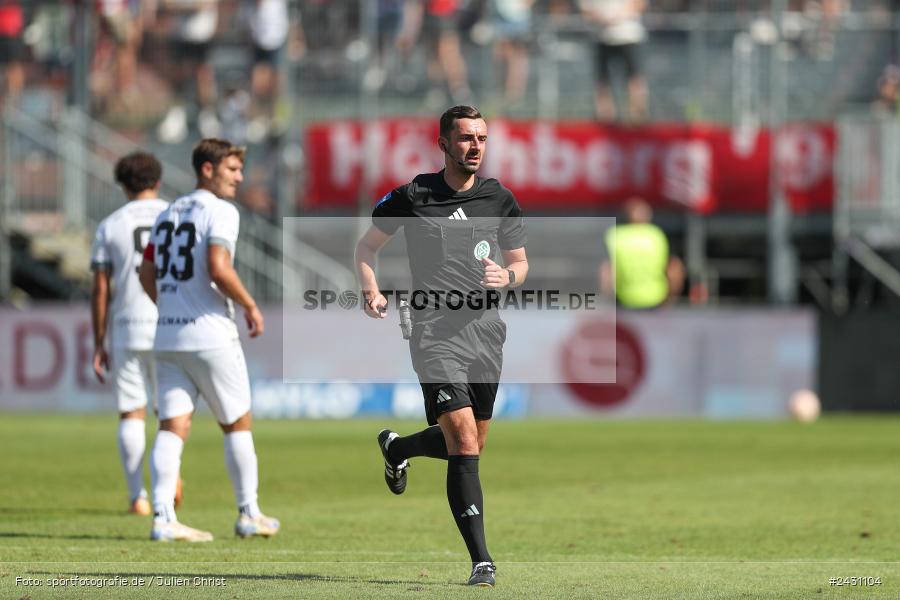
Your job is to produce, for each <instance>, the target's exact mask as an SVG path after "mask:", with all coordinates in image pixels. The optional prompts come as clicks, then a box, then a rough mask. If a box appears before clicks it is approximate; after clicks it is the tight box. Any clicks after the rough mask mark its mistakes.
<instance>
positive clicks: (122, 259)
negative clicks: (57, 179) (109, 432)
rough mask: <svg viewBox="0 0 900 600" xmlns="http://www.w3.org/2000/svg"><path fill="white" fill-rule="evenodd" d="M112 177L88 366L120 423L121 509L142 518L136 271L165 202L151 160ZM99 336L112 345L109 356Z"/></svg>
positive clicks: (141, 333)
mask: <svg viewBox="0 0 900 600" xmlns="http://www.w3.org/2000/svg"><path fill="white" fill-rule="evenodd" d="M114 174H115V179H116V182H117V183H118V184H119V185H121V186H122V189H123V190H124V192H125V195H126V196H127V197H128V199H129V202H128V203H126V204H125V206H123V207H121V208H119V209H118V210H116V211H115V212H114V213H112V214H111V215H109V216H108V217H107V218H106V219H104V220H103V221H102V222H101V223H100V225H99V226H98V227H97V234H96V235H95V237H94V243H93V246H92V248H91V269H92V270H93V272H94V285H93V293H92V294H91V317H92V323H93V328H94V360H93V366H94V372H95V373H96V375H97V379H99V380H100V382H101V383H105V381H106V375H107V373H109V372H110V368H111V369H112V379H113V382H114V383H115V395H116V401H117V404H118V410H119V417H120V420H119V432H118V446H119V456H120V457H121V459H122V468H123V469H124V471H125V480H126V482H127V483H128V498H129V509H128V510H129V512H132V513H135V514H139V515H148V514H150V503H149V502H148V501H147V490H146V489H144V448H145V446H146V441H145V439H144V437H145V436H144V419H145V418H146V415H147V402H148V400H149V399H151V398H153V399H154V400H155V397H156V389H155V388H156V375H155V373H154V366H153V336H154V333H155V332H156V319H157V314H156V306H155V305H154V304H153V302H151V301H150V299H149V298H147V295H146V294H144V291H143V290H142V289H141V284H140V281H139V280H138V267H139V266H140V264H141V258H142V255H143V253H144V246H145V245H146V242H147V239H148V238H149V237H150V228H151V227H152V226H153V223H154V222H155V221H156V217H157V216H158V215H159V213H161V212H162V211H163V210H164V209H165V208H166V207H167V206H168V203H167V202H164V201H163V200H160V199H159V182H160V177H161V175H162V167H161V166H160V164H159V161H157V160H156V158H155V157H154V156H153V155H151V154H146V153H143V152H136V153H134V154H130V155H128V156H125V157H123V158H121V159H119V161H118V162H117V163H116V166H115V171H114ZM110 284H112V289H110ZM107 330H109V331H110V334H111V335H110V336H109V337H111V338H112V339H111V340H110V344H109V346H110V347H109V350H107V347H106V346H107ZM110 351H111V352H110ZM110 353H111V354H112V360H111V361H110Z"/></svg>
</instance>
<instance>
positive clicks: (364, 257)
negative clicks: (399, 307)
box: [356, 225, 391, 319]
mask: <svg viewBox="0 0 900 600" xmlns="http://www.w3.org/2000/svg"><path fill="white" fill-rule="evenodd" d="M389 239H391V236H390V234H387V233H385V232H383V231H381V230H380V229H378V228H377V227H375V226H374V225H370V226H369V229H368V231H366V233H365V234H364V235H363V236H362V238H361V239H360V240H359V242H358V243H357V244H356V276H357V278H358V279H359V287H360V289H361V290H362V293H363V297H364V298H365V302H366V314H367V315H369V316H370V317H372V318H375V319H383V318H384V317H385V316H386V315H387V304H388V301H387V298H385V297H384V295H383V294H382V293H381V289H380V288H379V287H378V280H377V279H376V278H375V255H376V254H377V253H378V251H379V250H381V248H382V246H384V245H385V244H386V243H387V242H388V240H389Z"/></svg>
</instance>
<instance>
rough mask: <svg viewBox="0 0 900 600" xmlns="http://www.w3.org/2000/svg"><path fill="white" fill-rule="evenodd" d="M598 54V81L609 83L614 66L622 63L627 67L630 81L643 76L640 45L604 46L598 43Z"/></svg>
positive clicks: (626, 72)
mask: <svg viewBox="0 0 900 600" xmlns="http://www.w3.org/2000/svg"><path fill="white" fill-rule="evenodd" d="M596 52H597V81H601V82H603V83H607V82H609V80H610V77H611V76H612V65H613V64H614V63H616V62H621V63H622V65H623V66H624V67H625V76H626V77H627V78H628V79H631V78H632V77H636V76H638V75H640V74H641V57H640V44H617V45H610V44H603V43H598V44H597V46H596Z"/></svg>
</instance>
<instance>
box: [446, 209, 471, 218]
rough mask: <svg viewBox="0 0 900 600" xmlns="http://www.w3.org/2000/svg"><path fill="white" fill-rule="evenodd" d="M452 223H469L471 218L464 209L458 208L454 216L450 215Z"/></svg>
mask: <svg viewBox="0 0 900 600" xmlns="http://www.w3.org/2000/svg"><path fill="white" fill-rule="evenodd" d="M450 220H451V221H468V220H469V217H467V216H466V213H464V212H463V209H462V208H457V209H456V210H455V211H453V214H452V215H450Z"/></svg>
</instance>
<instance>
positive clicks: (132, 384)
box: [112, 348, 156, 413]
mask: <svg viewBox="0 0 900 600" xmlns="http://www.w3.org/2000/svg"><path fill="white" fill-rule="evenodd" d="M154 365H155V361H154V359H153V350H126V349H116V348H113V355H112V371H113V382H114V383H115V387H116V403H117V405H118V407H119V412H120V413H125V412H131V411H134V410H137V409H139V408H145V407H146V406H147V403H148V401H150V400H152V401H153V403H154V404H153V405H154V406H156V369H155V366H154Z"/></svg>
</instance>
